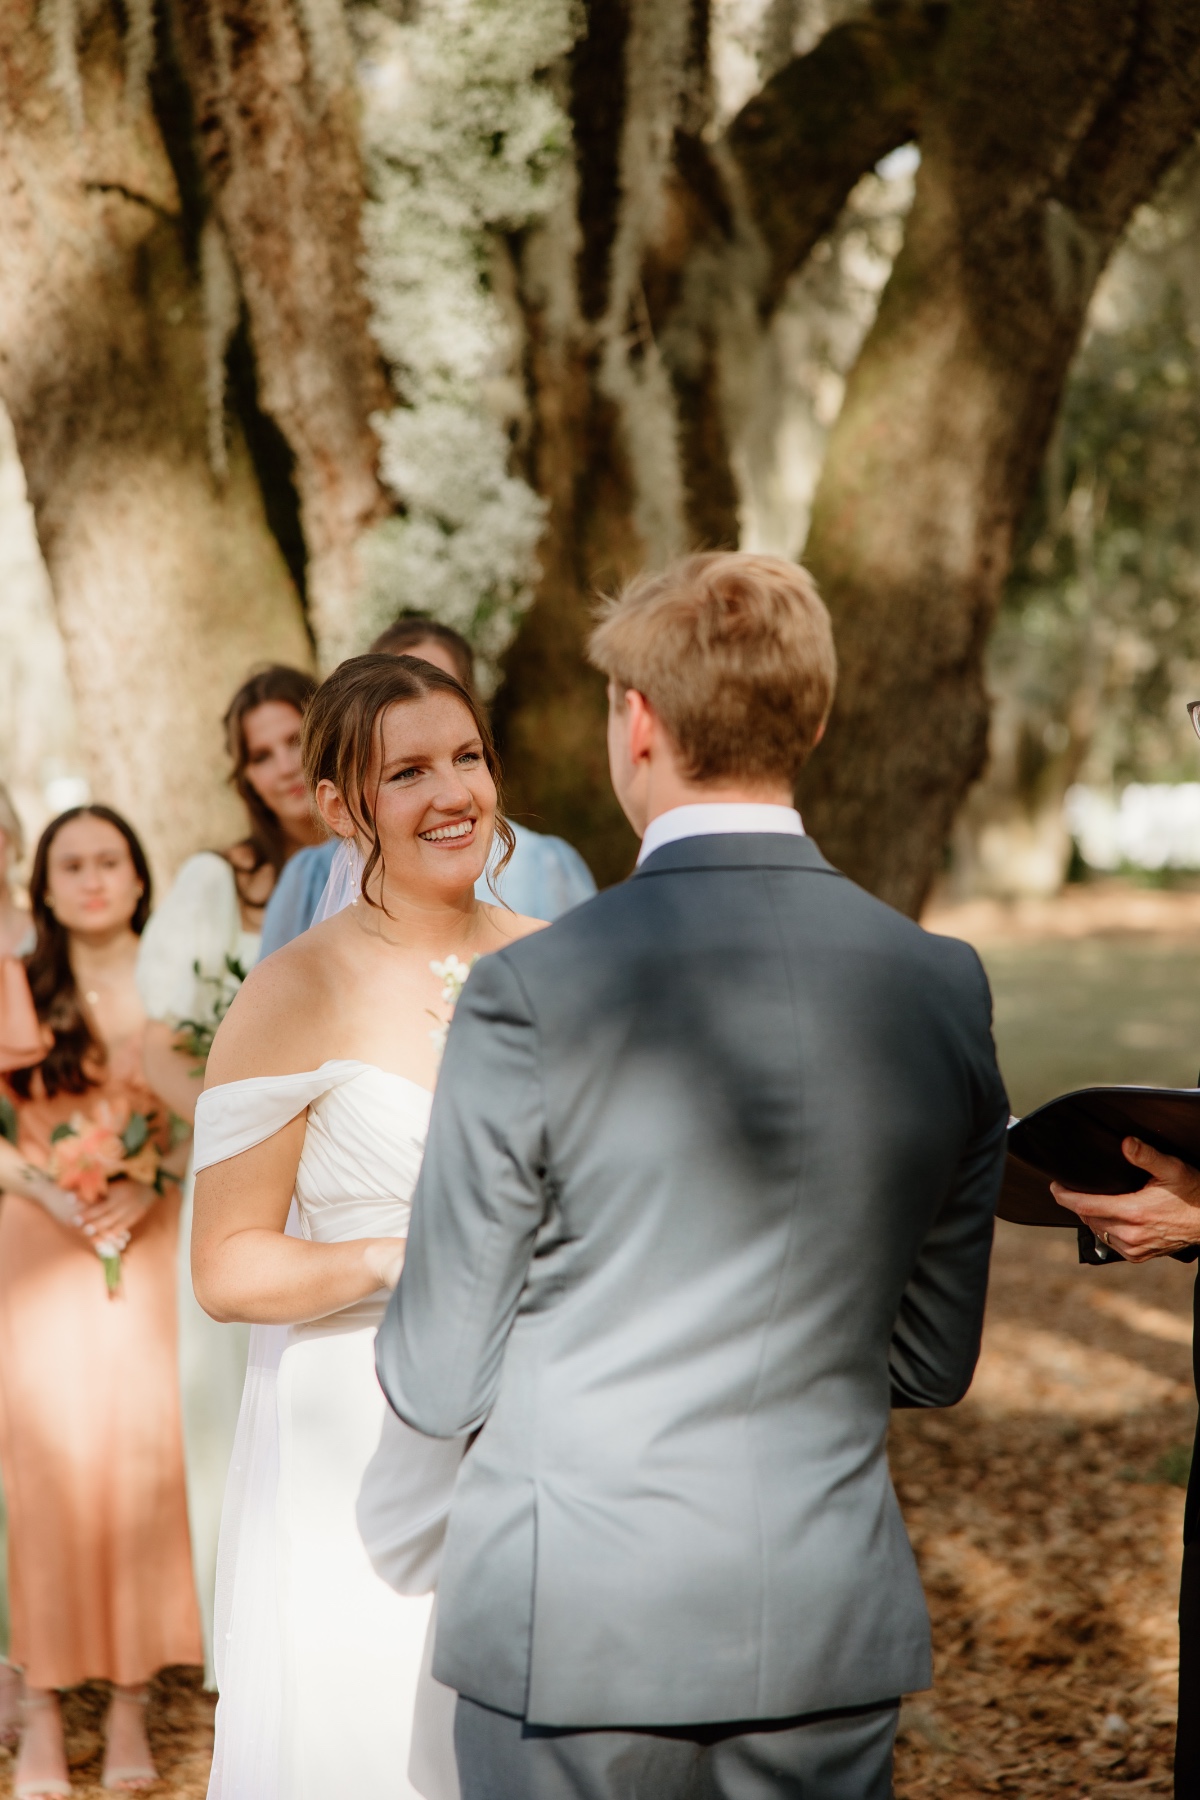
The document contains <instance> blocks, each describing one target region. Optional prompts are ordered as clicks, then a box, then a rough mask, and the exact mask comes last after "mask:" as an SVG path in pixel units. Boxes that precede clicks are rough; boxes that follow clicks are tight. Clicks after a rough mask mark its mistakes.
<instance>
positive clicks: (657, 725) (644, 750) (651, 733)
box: [624, 688, 662, 764]
mask: <svg viewBox="0 0 1200 1800" xmlns="http://www.w3.org/2000/svg"><path fill="white" fill-rule="evenodd" d="M624 710H625V713H626V730H627V731H628V734H629V737H628V743H629V758H630V761H631V762H633V763H635V764H637V763H645V762H649V761H650V758H651V756H652V754H653V752H654V744H655V740H656V739H657V737H658V736H659V734H660V732H661V731H662V721H661V720H660V719H659V716H658V714H657V713H656V712H655V710H654V708H653V707H652V706H651V704H650V702H649V701H648V700H647V698H646V696H645V695H644V694H639V693H638V691H637V689H636V688H626V690H625V693H624Z"/></svg>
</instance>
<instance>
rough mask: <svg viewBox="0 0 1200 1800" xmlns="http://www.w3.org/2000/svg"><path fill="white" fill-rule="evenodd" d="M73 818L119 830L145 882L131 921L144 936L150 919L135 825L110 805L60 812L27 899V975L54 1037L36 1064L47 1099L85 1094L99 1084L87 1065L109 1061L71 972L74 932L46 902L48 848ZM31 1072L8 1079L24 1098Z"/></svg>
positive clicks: (45, 836) (42, 845) (43, 840)
mask: <svg viewBox="0 0 1200 1800" xmlns="http://www.w3.org/2000/svg"><path fill="white" fill-rule="evenodd" d="M74 819H103V820H104V822H105V823H106V824H108V825H112V826H113V827H114V828H115V829H116V830H117V831H119V832H120V834H121V836H122V837H123V838H124V839H125V843H126V845H127V846H128V849H129V856H130V860H131V862H132V863H133V868H134V873H135V874H136V876H137V878H138V880H139V881H140V882H141V884H142V893H141V898H140V899H139V901H138V903H137V905H136V906H135V907H134V909H133V917H132V918H131V919H130V921H129V928H130V930H131V931H133V932H136V934H137V935H138V937H140V936H141V935H142V932H143V931H144V930H145V928H146V920H147V919H148V918H149V917H150V894H151V888H150V866H149V864H148V863H147V861H146V852H145V851H144V850H143V849H142V846H141V844H140V843H139V842H138V836H137V833H136V832H135V831H134V829H133V826H132V825H130V824H129V823H128V822H127V820H125V819H123V818H122V817H121V815H120V813H117V812H114V811H113V810H112V808H111V806H73V807H71V809H70V811H69V812H65V813H59V815H58V817H57V819H51V821H50V823H49V825H47V827H46V829H45V831H43V833H42V835H41V837H40V838H39V840H38V847H37V850H36V852H35V853H34V858H33V873H32V874H31V875H30V877H29V900H30V905H31V906H32V908H33V922H34V925H35V926H36V928H37V940H36V942H35V943H34V946H33V949H32V950H31V951H30V952H29V955H28V956H27V957H26V959H25V972H26V974H27V975H28V977H29V986H30V989H31V991H32V993H33V1004H34V1006H35V1007H36V1008H37V1016H38V1018H39V1019H40V1020H41V1022H42V1024H43V1025H48V1026H49V1027H50V1029H51V1031H52V1032H53V1033H54V1048H53V1049H52V1050H51V1051H50V1052H49V1054H48V1055H47V1056H46V1057H45V1059H44V1060H43V1061H42V1062H40V1063H38V1064H36V1065H35V1066H36V1067H37V1068H38V1069H39V1070H40V1072H41V1077H42V1086H43V1088H44V1090H45V1092H46V1095H47V1098H49V1099H53V1097H54V1095H55V1094H85V1093H86V1092H87V1090H88V1088H90V1087H94V1086H95V1085H96V1082H95V1079H94V1078H93V1077H92V1076H91V1075H89V1074H88V1064H91V1066H92V1067H93V1068H95V1067H96V1065H97V1064H103V1062H104V1060H105V1052H104V1046H103V1045H102V1044H100V1043H98V1042H97V1040H96V1038H95V1036H94V1035H93V1032H92V1029H91V1026H90V1025H89V1024H88V1022H87V1015H86V1014H85V1012H84V1010H83V1006H82V1004H81V1002H80V998H79V989H78V988H77V987H76V985H75V973H74V970H73V969H72V968H71V934H70V932H69V931H68V930H67V928H66V926H65V925H61V924H60V923H59V921H58V920H57V919H56V918H55V916H54V914H53V912H52V911H51V910H50V907H49V905H48V904H47V901H46V890H47V888H48V887H49V885H50V847H51V845H52V844H53V843H54V840H55V838H56V837H57V836H58V834H59V832H60V831H61V830H62V828H63V826H64V825H70V824H71V822H72V820H74ZM33 1074H34V1071H33V1069H32V1068H29V1069H14V1070H13V1072H12V1074H10V1075H9V1077H8V1080H9V1084H10V1085H11V1086H12V1087H13V1088H14V1089H15V1090H16V1092H17V1093H18V1094H19V1095H20V1096H21V1098H22V1099H23V1100H28V1098H29V1094H30V1085H31V1083H32V1081H33Z"/></svg>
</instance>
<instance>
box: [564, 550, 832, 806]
mask: <svg viewBox="0 0 1200 1800" xmlns="http://www.w3.org/2000/svg"><path fill="white" fill-rule="evenodd" d="M588 654H589V657H590V659H591V661H592V663H593V665H594V666H595V667H596V668H597V669H599V670H601V672H602V673H603V674H605V675H606V676H607V677H608V679H609V681H610V682H612V683H613V685H614V687H615V688H617V690H618V691H624V692H628V691H629V690H630V689H634V690H635V691H636V692H637V693H639V694H641V696H642V698H643V699H644V700H646V701H648V702H649V704H650V705H651V706H652V707H653V709H654V711H655V712H656V713H657V714H658V716H659V718H660V719H661V720H662V722H663V724H664V725H665V726H666V728H667V730H668V731H669V732H670V734H671V737H672V738H673V739H674V741H675V743H676V745H677V746H678V748H679V752H680V756H681V759H682V762H683V772H684V773H686V774H687V775H688V777H689V778H690V779H691V780H693V781H721V780H727V779H730V778H737V779H742V780H746V779H760V778H770V779H774V778H777V777H786V778H787V779H789V780H793V781H794V780H795V778H796V776H797V775H798V774H799V772H800V769H801V768H802V767H803V764H804V762H805V760H806V758H807V757H808V754H809V752H810V751H811V750H812V748H813V745H814V744H815V743H816V741H817V739H818V737H819V736H820V733H821V728H822V726H823V725H824V723H825V720H826V718H827V717H828V715H829V708H830V706H831V705H832V703H833V690H834V685H835V683H836V680H837V657H836V654H835V652H834V647H833V628H832V626H831V624H830V620H829V614H828V612H827V611H826V609H825V604H824V602H823V601H822V599H821V596H820V595H819V594H818V592H817V588H816V583H815V582H814V581H813V579H812V576H811V575H810V574H809V573H808V571H807V570H806V569H802V568H801V567H800V565H799V564H798V563H793V562H788V561H786V560H785V559H784V558H783V557H779V556H759V555H755V554H753V553H749V552H742V551H735V550H719V551H711V552H709V553H707V554H704V555H698V556H687V557H684V558H682V560H681V561H679V562H676V563H672V564H671V566H670V567H669V568H668V569H665V570H664V571H663V572H662V573H661V574H660V575H639V576H637V577H636V579H635V580H633V581H631V582H630V584H629V586H628V587H627V588H625V590H624V591H623V592H622V593H621V594H620V595H619V596H618V597H617V598H616V599H615V600H611V601H609V602H608V603H607V604H606V606H605V608H604V610H603V612H602V614H601V617H600V622H599V623H598V624H597V626H596V628H595V629H594V631H593V632H592V635H591V638H590V640H589V643H588Z"/></svg>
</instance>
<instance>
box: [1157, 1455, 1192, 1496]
mask: <svg viewBox="0 0 1200 1800" xmlns="http://www.w3.org/2000/svg"><path fill="white" fill-rule="evenodd" d="M1191 1472H1192V1446H1191V1445H1190V1444H1172V1445H1171V1446H1170V1448H1169V1449H1167V1450H1164V1451H1163V1453H1162V1455H1161V1456H1160V1457H1159V1459H1158V1461H1157V1462H1156V1463H1155V1465H1154V1467H1153V1468H1152V1469H1151V1471H1150V1475H1149V1479H1150V1480H1151V1481H1162V1482H1166V1483H1167V1484H1168V1485H1169V1486H1171V1487H1180V1488H1185V1487H1186V1486H1187V1484H1188V1477H1189V1475H1190V1474H1191Z"/></svg>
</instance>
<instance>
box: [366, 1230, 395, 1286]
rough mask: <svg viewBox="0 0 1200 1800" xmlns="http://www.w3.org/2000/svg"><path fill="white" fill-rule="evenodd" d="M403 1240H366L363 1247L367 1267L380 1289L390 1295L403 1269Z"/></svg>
mask: <svg viewBox="0 0 1200 1800" xmlns="http://www.w3.org/2000/svg"><path fill="white" fill-rule="evenodd" d="M404 1251H405V1240H404V1238H368V1239H367V1242H366V1245H365V1253H366V1258H367V1267H368V1268H369V1269H370V1271H371V1273H372V1275H374V1276H375V1277H376V1279H377V1280H378V1282H379V1285H380V1287H381V1288H387V1290H388V1292H389V1293H390V1292H391V1290H392V1289H393V1288H394V1287H395V1285H396V1283H397V1282H398V1281H399V1279H400V1271H401V1269H402V1268H403V1267H404Z"/></svg>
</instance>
